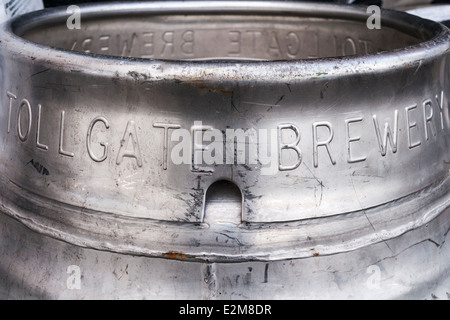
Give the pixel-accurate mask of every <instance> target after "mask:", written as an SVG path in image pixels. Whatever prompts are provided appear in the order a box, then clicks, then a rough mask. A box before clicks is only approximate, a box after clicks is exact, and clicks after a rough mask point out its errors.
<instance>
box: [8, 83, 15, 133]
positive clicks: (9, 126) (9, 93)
mask: <svg viewBox="0 0 450 320" xmlns="http://www.w3.org/2000/svg"><path fill="white" fill-rule="evenodd" d="M6 95H7V96H8V98H9V113H8V133H9V132H10V131H11V111H12V102H13V100H16V99H17V96H16V95H15V94H14V93H11V92H9V91H7V92H6Z"/></svg>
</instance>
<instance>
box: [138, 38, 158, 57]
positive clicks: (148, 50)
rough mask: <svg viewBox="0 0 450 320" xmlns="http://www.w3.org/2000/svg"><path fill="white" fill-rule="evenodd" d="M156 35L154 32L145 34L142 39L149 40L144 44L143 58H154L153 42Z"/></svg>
mask: <svg viewBox="0 0 450 320" xmlns="http://www.w3.org/2000/svg"><path fill="white" fill-rule="evenodd" d="M154 37H155V33H154V32H144V33H143V34H142V38H144V40H145V39H148V40H145V41H144V43H143V52H142V54H141V58H152V57H153V53H154V49H153V41H154Z"/></svg>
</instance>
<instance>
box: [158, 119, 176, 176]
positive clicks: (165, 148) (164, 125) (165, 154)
mask: <svg viewBox="0 0 450 320" xmlns="http://www.w3.org/2000/svg"><path fill="white" fill-rule="evenodd" d="M153 127H154V128H161V129H164V144H163V169H164V170H167V163H168V157H169V130H170V129H180V128H181V125H179V124H172V123H160V122H155V123H154V124H153Z"/></svg>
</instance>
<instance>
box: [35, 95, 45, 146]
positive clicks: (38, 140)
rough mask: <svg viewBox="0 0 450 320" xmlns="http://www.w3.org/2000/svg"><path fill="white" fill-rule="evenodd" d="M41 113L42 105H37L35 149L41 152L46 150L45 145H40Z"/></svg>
mask: <svg viewBox="0 0 450 320" xmlns="http://www.w3.org/2000/svg"><path fill="white" fill-rule="evenodd" d="M41 111H42V105H40V104H38V114H37V129H36V148H38V149H41V150H45V151H47V150H48V146H47V145H45V144H42V143H41V142H40V133H41Z"/></svg>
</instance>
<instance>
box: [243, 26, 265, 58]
mask: <svg viewBox="0 0 450 320" xmlns="http://www.w3.org/2000/svg"><path fill="white" fill-rule="evenodd" d="M245 33H248V34H250V35H251V44H252V45H251V47H252V55H255V53H256V39H257V38H259V36H261V34H262V32H261V31H256V30H247V31H245Z"/></svg>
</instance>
